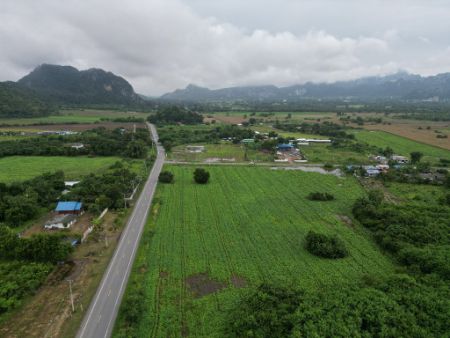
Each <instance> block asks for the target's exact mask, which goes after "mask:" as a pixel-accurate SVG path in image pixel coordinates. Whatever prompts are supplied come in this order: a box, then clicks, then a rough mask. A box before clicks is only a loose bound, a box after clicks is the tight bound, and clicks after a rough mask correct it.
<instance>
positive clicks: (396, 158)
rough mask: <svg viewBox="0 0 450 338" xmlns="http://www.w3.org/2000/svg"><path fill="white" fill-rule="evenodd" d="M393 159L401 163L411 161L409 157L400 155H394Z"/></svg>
mask: <svg viewBox="0 0 450 338" xmlns="http://www.w3.org/2000/svg"><path fill="white" fill-rule="evenodd" d="M391 159H392V161H394V162H397V163H399V164H405V163H408V162H409V160H408V158H407V157H405V156H400V155H392V157H391Z"/></svg>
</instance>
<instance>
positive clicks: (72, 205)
mask: <svg viewBox="0 0 450 338" xmlns="http://www.w3.org/2000/svg"><path fill="white" fill-rule="evenodd" d="M82 210H83V204H82V203H81V202H76V201H65V202H58V204H57V205H56V209H55V211H56V212H57V213H58V214H62V215H67V214H72V215H79V214H81V212H82Z"/></svg>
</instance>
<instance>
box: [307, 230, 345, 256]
mask: <svg viewBox="0 0 450 338" xmlns="http://www.w3.org/2000/svg"><path fill="white" fill-rule="evenodd" d="M306 249H307V250H308V251H309V252H310V253H312V254H313V255H315V256H319V257H323V258H333V259H336V258H344V257H347V256H348V250H347V248H346V247H345V244H344V242H343V241H342V240H341V239H340V238H339V237H337V236H336V235H325V234H321V233H317V232H314V231H310V232H308V234H307V235H306Z"/></svg>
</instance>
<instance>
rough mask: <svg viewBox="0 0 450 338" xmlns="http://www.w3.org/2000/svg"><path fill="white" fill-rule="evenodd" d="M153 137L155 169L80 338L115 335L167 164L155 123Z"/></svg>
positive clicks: (95, 297)
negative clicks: (163, 168) (155, 196)
mask: <svg viewBox="0 0 450 338" xmlns="http://www.w3.org/2000/svg"><path fill="white" fill-rule="evenodd" d="M148 127H149V129H150V132H151V134H152V139H153V141H154V143H155V144H156V145H157V146H156V147H157V157H156V161H155V163H154V165H153V169H152V171H151V173H150V175H149V177H148V179H147V181H146V183H145V186H144V188H143V190H142V192H141V195H140V196H139V199H138V200H137V203H136V205H135V207H134V210H133V212H132V214H131V216H130V219H129V221H128V223H127V225H126V227H125V229H124V231H123V233H122V236H121V238H120V241H119V244H118V246H117V248H116V251H115V253H114V256H113V257H112V259H111V261H110V263H109V265H108V268H107V270H106V272H105V275H104V276H103V279H102V281H101V283H100V285H99V287H98V289H97V293H96V294H95V296H94V298H93V299H92V302H91V305H90V306H89V309H88V311H87V313H86V315H85V317H84V319H83V322H82V324H81V327H80V330H79V331H78V333H77V337H79V338H101V337H109V336H111V333H112V329H113V327H114V322H115V320H116V317H117V312H118V310H119V306H120V302H121V300H122V296H123V293H124V291H125V288H126V285H127V281H128V277H129V275H130V271H131V267H132V266H133V262H134V257H135V255H136V251H137V248H138V246H139V240H140V238H141V235H142V231H143V229H144V225H145V223H146V220H147V215H148V211H149V208H150V204H151V202H152V199H153V195H154V192H155V188H156V185H157V182H158V176H159V173H160V172H161V169H162V166H163V164H164V157H165V154H164V149H163V148H162V147H161V146H160V145H158V134H157V132H156V129H155V127H154V126H153V125H151V124H148Z"/></svg>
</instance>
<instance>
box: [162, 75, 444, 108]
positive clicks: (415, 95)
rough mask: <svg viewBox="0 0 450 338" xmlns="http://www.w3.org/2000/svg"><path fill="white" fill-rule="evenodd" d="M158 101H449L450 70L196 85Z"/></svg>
mask: <svg viewBox="0 0 450 338" xmlns="http://www.w3.org/2000/svg"><path fill="white" fill-rule="evenodd" d="M161 99H162V100H167V101H183V102H238V101H247V102H252V101H253V102H254V101H267V102H276V101H288V102H296V101H301V100H305V99H354V100H361V101H363V100H379V99H382V100H405V101H412V100H413V101H414V100H419V101H424V100H433V101H436V100H441V101H447V100H450V73H444V74H438V75H435V76H427V77H423V76H420V75H414V74H409V73H406V72H399V73H396V74H393V75H388V76H380V77H366V78H361V79H358V80H351V81H339V82H335V83H311V82H308V83H305V84H301V85H293V86H289V87H276V86H272V85H268V86H247V87H231V88H223V89H215V90H211V89H208V88H203V87H199V86H196V85H192V84H190V85H188V86H187V87H186V88H185V89H177V90H175V91H174V92H172V93H167V94H165V95H163V96H161Z"/></svg>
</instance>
